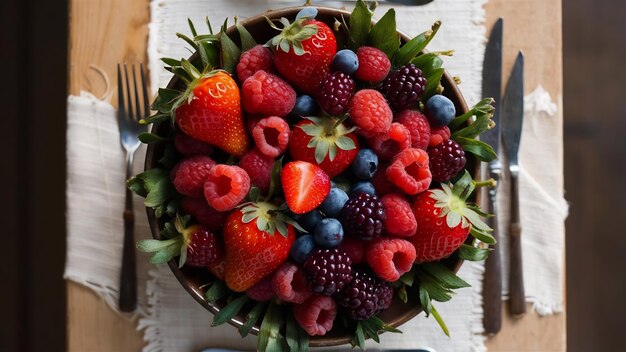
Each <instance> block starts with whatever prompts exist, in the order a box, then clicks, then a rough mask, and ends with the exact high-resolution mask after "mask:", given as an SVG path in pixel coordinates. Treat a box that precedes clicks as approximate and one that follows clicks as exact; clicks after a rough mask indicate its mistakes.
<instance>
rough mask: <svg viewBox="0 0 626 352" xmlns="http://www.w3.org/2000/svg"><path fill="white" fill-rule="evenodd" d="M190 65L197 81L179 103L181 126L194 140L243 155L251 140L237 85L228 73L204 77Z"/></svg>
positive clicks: (178, 110)
mask: <svg viewBox="0 0 626 352" xmlns="http://www.w3.org/2000/svg"><path fill="white" fill-rule="evenodd" d="M187 66H188V67H187ZM187 66H186V67H187V70H188V71H189V72H188V73H189V75H190V76H192V77H193V81H191V82H190V83H188V87H187V90H186V92H185V93H184V94H183V96H181V98H180V99H179V100H178V101H177V102H176V104H175V107H176V108H175V109H174V112H173V114H174V115H175V119H176V123H177V124H178V127H179V128H180V129H181V130H182V131H183V132H184V133H186V134H188V135H189V136H191V137H192V138H195V139H198V140H201V141H203V142H206V143H209V144H212V145H214V146H216V147H218V148H220V149H223V150H224V151H225V152H227V153H229V154H232V155H235V156H242V155H243V154H244V153H245V152H246V150H248V145H249V141H248V135H247V134H246V130H245V127H244V124H243V116H242V113H241V100H240V96H239V87H237V83H236V82H235V80H233V79H232V77H231V76H230V75H229V74H228V73H226V72H223V71H212V72H209V73H207V74H204V75H203V74H201V73H200V72H198V71H197V69H195V68H194V67H193V66H192V65H191V64H189V65H187ZM178 104H180V105H178Z"/></svg>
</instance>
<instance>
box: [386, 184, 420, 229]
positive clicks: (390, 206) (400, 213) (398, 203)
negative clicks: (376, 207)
mask: <svg viewBox="0 0 626 352" xmlns="http://www.w3.org/2000/svg"><path fill="white" fill-rule="evenodd" d="M381 202H383V205H384V206H385V213H386V214H387V221H385V229H386V230H387V233H388V234H389V235H390V236H393V237H410V236H413V235H414V234H415V230H417V221H416V220H415V215H413V209H411V205H410V204H409V202H407V200H406V199H405V198H404V197H403V196H401V195H398V194H388V195H386V196H384V197H382V199H381Z"/></svg>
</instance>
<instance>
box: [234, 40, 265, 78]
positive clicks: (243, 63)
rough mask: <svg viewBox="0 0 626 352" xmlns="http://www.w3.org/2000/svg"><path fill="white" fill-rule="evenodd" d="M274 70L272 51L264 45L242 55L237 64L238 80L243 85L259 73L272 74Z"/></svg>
mask: <svg viewBox="0 0 626 352" xmlns="http://www.w3.org/2000/svg"><path fill="white" fill-rule="evenodd" d="M273 68H274V60H273V58H272V52H271V51H270V49H268V48H266V47H264V46H263V45H256V46H254V47H253V48H252V49H250V50H248V51H244V52H243V53H242V54H241V57H240V58H239V63H238V64H237V78H239V82H242V83H243V82H245V81H246V79H248V77H250V76H252V75H254V74H255V73H256V72H257V71H261V70H263V71H265V72H271V71H272V70H273Z"/></svg>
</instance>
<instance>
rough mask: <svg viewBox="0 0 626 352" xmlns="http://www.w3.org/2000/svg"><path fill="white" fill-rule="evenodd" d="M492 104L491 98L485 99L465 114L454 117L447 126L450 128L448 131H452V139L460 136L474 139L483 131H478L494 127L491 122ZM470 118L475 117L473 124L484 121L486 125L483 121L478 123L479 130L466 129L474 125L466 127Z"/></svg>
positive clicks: (474, 128)
mask: <svg viewBox="0 0 626 352" xmlns="http://www.w3.org/2000/svg"><path fill="white" fill-rule="evenodd" d="M493 102H494V100H493V98H485V99H483V100H481V101H480V102H478V104H476V105H474V106H473V107H472V108H471V109H470V110H469V111H468V112H466V113H465V114H463V115H461V116H457V117H455V118H454V120H452V122H450V124H449V125H448V126H449V127H450V131H452V135H453V136H454V137H457V136H460V137H466V138H474V137H476V136H477V135H479V134H480V133H482V132H483V131H484V130H482V131H481V130H480V129H489V128H492V127H493V126H495V124H494V122H493V121H492V120H491V118H492V117H493V111H494V110H495V109H494V107H493V105H492V104H493ZM472 116H476V121H475V122H474V123H476V122H478V121H479V120H486V123H485V122H484V121H483V122H480V123H479V124H480V128H477V127H478V126H474V127H472V129H468V128H470V127H471V126H472V125H473V124H474V123H471V124H469V125H467V121H469V119H470V118H471V117H472Z"/></svg>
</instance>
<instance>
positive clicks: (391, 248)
mask: <svg viewBox="0 0 626 352" xmlns="http://www.w3.org/2000/svg"><path fill="white" fill-rule="evenodd" d="M415 257H416V254H415V247H413V245H412V244H411V242H409V241H407V240H403V239H401V238H385V237H382V238H379V239H377V240H375V241H374V242H373V243H372V244H371V245H370V246H369V247H367V255H366V258H367V264H369V266H370V267H371V268H372V270H374V272H375V273H376V275H377V276H378V277H379V278H381V279H383V280H387V281H389V282H394V281H396V280H398V279H399V278H400V276H402V274H404V273H406V272H408V271H409V270H411V268H412V267H413V262H414V261H415Z"/></svg>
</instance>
